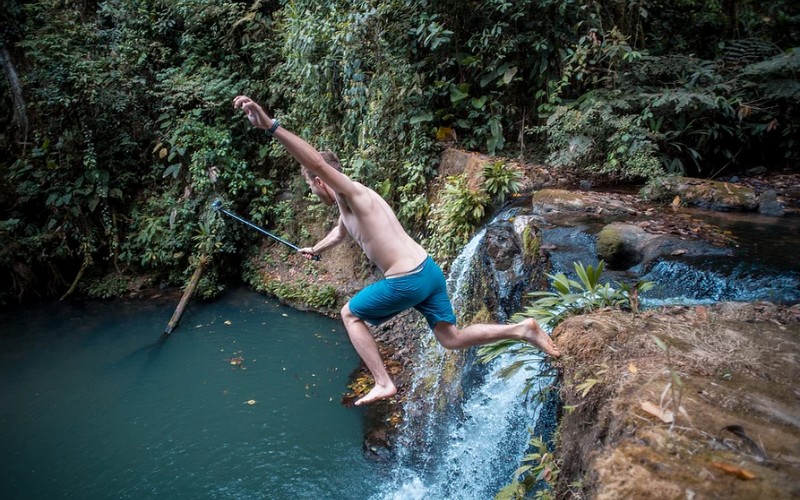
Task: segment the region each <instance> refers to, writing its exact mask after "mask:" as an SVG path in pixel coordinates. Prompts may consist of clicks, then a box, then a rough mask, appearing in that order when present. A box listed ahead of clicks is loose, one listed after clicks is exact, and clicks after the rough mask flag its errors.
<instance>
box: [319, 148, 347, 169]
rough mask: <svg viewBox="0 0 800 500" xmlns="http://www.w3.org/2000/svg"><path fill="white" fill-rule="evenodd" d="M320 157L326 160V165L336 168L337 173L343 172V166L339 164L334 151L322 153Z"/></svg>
mask: <svg viewBox="0 0 800 500" xmlns="http://www.w3.org/2000/svg"><path fill="white" fill-rule="evenodd" d="M319 154H320V156H322V159H323V160H325V163H327V164H328V165H330V166H331V167H333V168H335V169H336V171H337V172H341V171H342V164H341V163H339V157H338V156H336V153H334V152H333V151H321V152H320V153H319Z"/></svg>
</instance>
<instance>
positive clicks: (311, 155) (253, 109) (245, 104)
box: [233, 95, 357, 196]
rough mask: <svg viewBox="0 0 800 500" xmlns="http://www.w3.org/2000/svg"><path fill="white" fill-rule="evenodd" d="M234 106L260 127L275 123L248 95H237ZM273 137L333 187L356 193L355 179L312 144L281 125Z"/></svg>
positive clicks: (268, 126)
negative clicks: (340, 170)
mask: <svg viewBox="0 0 800 500" xmlns="http://www.w3.org/2000/svg"><path fill="white" fill-rule="evenodd" d="M233 107H234V108H237V109H241V110H242V111H244V112H245V113H246V114H247V118H248V119H249V120H250V123H252V124H253V125H254V126H256V127H258V128H260V129H264V130H270V128H272V126H273V125H274V123H275V121H274V120H273V119H272V118H271V117H270V116H269V115H268V114H267V113H266V112H265V111H264V109H263V108H262V107H261V106H260V105H259V104H258V103H257V102H255V101H253V100H252V99H250V98H249V97H247V96H244V95H240V96H236V98H235V99H234V100H233ZM272 137H274V138H275V139H277V140H278V142H280V143H281V144H282V145H283V147H285V148H286V150H287V151H289V153H290V154H291V155H292V156H293V157H294V159H295V160H297V162H298V163H300V164H301V165H303V166H304V167H306V168H307V169H308V170H309V171H310V172H311V173H312V174H313V175H315V176H317V177H319V178H320V179H322V180H323V181H324V182H325V184H327V185H329V186H330V187H331V189H333V190H334V191H336V192H337V193H341V194H343V195H345V196H347V195H348V194H355V192H356V190H357V187H356V185H355V184H354V183H353V181H352V180H350V178H349V177H347V176H346V175H344V174H343V173H341V172H339V171H337V170H336V169H335V168H333V167H331V166H330V165H328V164H327V163H325V160H324V159H322V156H321V155H320V154H319V152H318V151H317V150H316V149H314V147H313V146H311V144H309V143H307V142H306V141H304V140H303V139H301V138H300V137H298V136H297V135H295V134H294V133H292V132H290V131H289V130H287V129H285V128H284V127H280V126H279V127H278V128H277V129H276V130H275V131H274V132H273V134H272Z"/></svg>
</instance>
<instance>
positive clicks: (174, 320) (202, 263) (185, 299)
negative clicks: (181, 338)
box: [164, 255, 208, 335]
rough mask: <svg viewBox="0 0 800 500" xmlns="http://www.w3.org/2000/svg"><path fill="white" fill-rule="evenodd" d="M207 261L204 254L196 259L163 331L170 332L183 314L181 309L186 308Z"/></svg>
mask: <svg viewBox="0 0 800 500" xmlns="http://www.w3.org/2000/svg"><path fill="white" fill-rule="evenodd" d="M207 263H208V257H206V256H205V255H204V256H202V257H200V258H199V259H198V261H197V268H195V270H194V274H192V278H191V279H190V280H189V284H188V285H186V289H185V290H184V291H183V296H182V297H181V300H180V302H178V307H176V308H175V312H174V313H173V314H172V318H170V320H169V323H167V327H166V328H165V329H164V333H165V334H167V335H169V334H170V333H172V330H174V329H175V328H176V327H177V326H178V323H180V321H181V316H183V311H184V309H186V304H188V303H189V299H190V298H191V297H192V295H193V294H194V291H195V289H196V288H197V283H198V282H199V281H200V277H201V276H202V275H203V269H204V268H205V267H206V264H207Z"/></svg>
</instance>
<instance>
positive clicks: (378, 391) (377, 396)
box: [355, 382, 397, 406]
mask: <svg viewBox="0 0 800 500" xmlns="http://www.w3.org/2000/svg"><path fill="white" fill-rule="evenodd" d="M395 394H397V388H396V387H395V386H394V384H393V383H391V382H389V385H385V386H384V385H378V384H375V387H373V388H372V390H371V391H369V392H368V393H367V395H366V396H364V397H363V398H361V399H359V400H358V401H356V403H355V404H356V406H361V405H368V404H370V403H374V402H375V401H380V400H381V399H386V398H390V397H392V396H394V395H395Z"/></svg>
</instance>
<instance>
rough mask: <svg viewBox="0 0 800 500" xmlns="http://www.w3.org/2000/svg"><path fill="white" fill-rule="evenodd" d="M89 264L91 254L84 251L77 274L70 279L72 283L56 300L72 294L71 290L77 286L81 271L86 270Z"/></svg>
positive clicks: (81, 275)
mask: <svg viewBox="0 0 800 500" xmlns="http://www.w3.org/2000/svg"><path fill="white" fill-rule="evenodd" d="M91 264H92V255H91V254H90V253H89V252H86V253H85V254H83V262H82V263H81V268H80V269H79V270H78V274H77V275H76V276H75V279H74V280H72V285H70V287H69V290H67V292H66V293H65V294H64V295H62V296H61V298H60V299H58V300H64V299H66V298H67V297H69V296H70V295H72V292H74V291H75V289H76V288H78V282H79V281H80V280H81V278H82V277H83V273H85V272H86V270H87V269H88V268H89V266H90V265H91Z"/></svg>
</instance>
